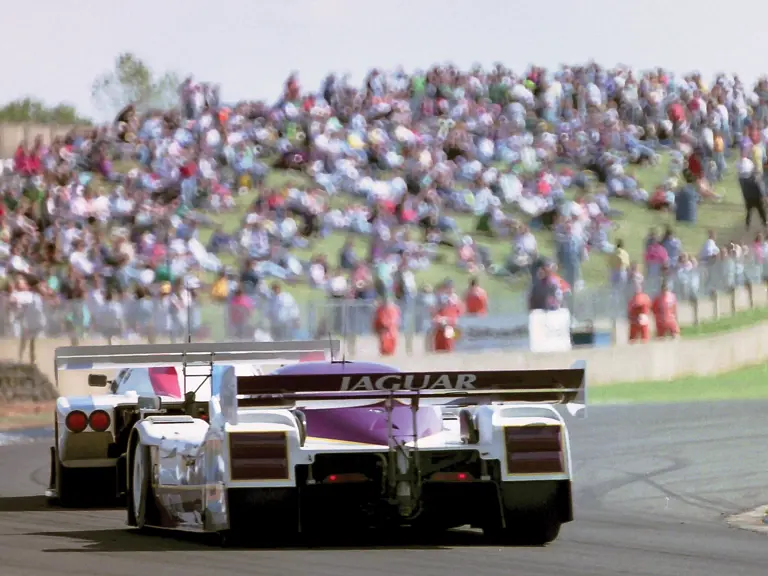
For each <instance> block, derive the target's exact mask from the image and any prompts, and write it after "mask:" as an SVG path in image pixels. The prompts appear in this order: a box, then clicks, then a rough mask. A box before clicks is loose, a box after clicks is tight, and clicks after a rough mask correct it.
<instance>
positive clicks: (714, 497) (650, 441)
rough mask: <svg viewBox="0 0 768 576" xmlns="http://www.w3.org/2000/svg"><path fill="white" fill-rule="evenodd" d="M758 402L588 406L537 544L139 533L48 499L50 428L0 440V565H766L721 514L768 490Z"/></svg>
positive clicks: (86, 570)
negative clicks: (558, 518) (566, 497)
mask: <svg viewBox="0 0 768 576" xmlns="http://www.w3.org/2000/svg"><path fill="white" fill-rule="evenodd" d="M766 414H768V404H766V403H720V404H698V405H677V406H663V407H655V408H651V407H641V406H634V407H629V406H627V407H609V406H605V407H596V408H590V414H589V419H587V420H582V421H577V422H574V423H573V424H572V426H571V433H572V443H573V446H574V458H575V465H576V474H577V481H576V490H575V494H574V497H575V504H576V516H577V518H576V521H575V522H573V523H572V524H568V525H566V526H565V527H564V528H563V531H562V532H561V536H560V539H558V540H557V541H556V542H555V543H553V544H552V545H550V546H548V547H545V548H498V547H489V546H487V545H486V544H485V543H484V542H483V540H482V538H481V537H480V535H479V534H477V533H474V532H471V531H455V532H452V533H449V534H448V535H447V536H445V537H443V538H441V539H440V540H435V539H434V538H431V539H426V538H420V539H416V538H414V536H412V535H407V534H403V535H402V536H398V538H397V541H392V542H386V543H377V544H374V543H373V542H371V541H360V542H357V541H355V542H350V541H348V540H347V541H343V540H342V541H338V542H331V543H330V544H329V545H327V546H324V547H319V546H318V547H315V548H311V549H309V548H282V549H248V550H231V549H220V548H217V547H214V546H212V545H210V543H208V542H207V541H204V540H201V539H199V538H190V537H184V536H183V535H182V536H178V537H176V536H171V535H170V533H162V534H159V535H153V536H144V535H138V534H136V533H134V532H132V531H130V530H128V529H126V528H125V527H124V525H123V519H124V513H123V512H122V511H120V510H117V511H115V510H87V511H66V510H60V509H49V508H47V507H46V504H45V502H44V500H43V499H42V498H41V497H40V496H39V494H41V493H42V491H43V489H44V486H45V485H46V483H47V479H48V465H47V462H48V452H47V450H48V443H47V442H42V443H40V442H38V443H34V444H27V445H9V446H3V447H0V574H2V575H3V576H21V575H24V576H43V575H45V576H50V575H64V574H72V575H76V576H82V575H83V574H98V575H100V576H107V575H125V576H128V575H130V576H136V575H137V574H138V575H140V576H141V575H144V574H163V576H166V575H167V576H172V575H177V574H178V575H184V576H197V575H201V576H202V575H204V576H210V575H211V574H226V575H227V576H234V575H238V574H248V575H251V576H255V575H283V576H292V575H294V574H296V575H298V574H301V575H306V576H347V575H350V576H351V575H359V576H365V575H381V576H390V575H391V576H401V575H402V576H405V575H411V574H418V575H419V576H451V575H454V574H456V575H461V576H467V575H472V576H481V575H486V574H487V575H494V576H498V575H501V574H514V575H518V574H520V575H523V574H524V575H528V576H534V575H542V576H551V575H553V574H560V575H563V576H565V575H571V574H573V575H584V576H603V575H604V576H616V575H618V574H633V575H634V574H637V575H649V576H651V575H663V576H670V575H672V574H674V575H675V576H687V575H695V576H705V575H710V574H712V575H718V576H720V575H722V574H728V575H729V576H736V575H753V574H754V575H759V576H765V575H766V574H768V554H766V552H765V550H766V545H768V542H767V541H766V540H765V536H764V535H761V534H756V533H753V532H748V531H744V530H738V529H735V528H730V527H728V526H727V525H726V523H725V521H724V517H725V516H726V515H729V514H731V513H734V512H738V511H741V510H745V509H749V508H754V507H755V506H758V505H759V504H761V503H762V502H768V462H766V460H765V457H764V455H765V448H764V446H765V436H766V430H767V429H768V423H767V422H766ZM683 422H686V423H683ZM759 454H762V456H758V455H759Z"/></svg>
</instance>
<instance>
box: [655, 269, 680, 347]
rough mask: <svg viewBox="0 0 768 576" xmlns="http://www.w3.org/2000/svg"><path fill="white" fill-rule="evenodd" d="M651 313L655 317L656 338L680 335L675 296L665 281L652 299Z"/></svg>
mask: <svg viewBox="0 0 768 576" xmlns="http://www.w3.org/2000/svg"><path fill="white" fill-rule="evenodd" d="M653 315H654V316H655V317H656V336H657V337H658V338H666V337H668V336H671V337H673V338H675V337H677V336H679V335H680V328H679V327H678V324H677V298H676V297H675V294H674V293H673V292H672V291H671V290H670V289H669V286H668V285H667V283H666V282H662V284H661V290H660V291H659V294H658V295H657V296H656V298H655V299H654V301H653Z"/></svg>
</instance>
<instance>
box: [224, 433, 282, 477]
mask: <svg viewBox="0 0 768 576" xmlns="http://www.w3.org/2000/svg"><path fill="white" fill-rule="evenodd" d="M229 462H230V470H231V472H230V475H231V477H232V480H287V479H289V478H290V471H289V467H288V438H287V436H286V434H285V433H284V432H235V433H231V434H230V435H229Z"/></svg>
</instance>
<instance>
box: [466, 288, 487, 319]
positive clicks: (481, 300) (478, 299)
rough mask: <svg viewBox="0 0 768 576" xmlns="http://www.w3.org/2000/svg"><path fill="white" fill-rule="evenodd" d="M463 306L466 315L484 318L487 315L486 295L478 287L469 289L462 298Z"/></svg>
mask: <svg viewBox="0 0 768 576" xmlns="http://www.w3.org/2000/svg"><path fill="white" fill-rule="evenodd" d="M464 305H465V306H466V307H467V314H474V315H476V316H485V315H486V314H487V313H488V294H487V293H486V292H485V290H483V289H482V288H480V287H479V286H475V287H474V288H470V289H469V290H468V291H467V295H466V297H465V298H464Z"/></svg>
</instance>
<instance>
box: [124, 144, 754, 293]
mask: <svg viewBox="0 0 768 576" xmlns="http://www.w3.org/2000/svg"><path fill="white" fill-rule="evenodd" d="M661 158H662V160H661V162H660V163H659V164H657V165H656V166H643V167H636V168H632V170H634V173H635V175H636V176H637V178H638V181H639V182H640V185H641V187H643V188H645V189H646V190H648V191H649V192H652V191H653V190H654V188H655V187H656V186H657V185H658V184H660V183H661V182H663V181H664V180H665V179H666V178H667V176H668V173H669V160H668V157H667V156H666V155H662V157H661ZM118 166H119V169H120V171H127V170H128V169H129V168H130V167H131V164H130V163H118ZM310 185H311V182H310V181H309V179H308V178H307V177H306V176H305V175H304V174H301V173H299V172H293V171H283V170H272V171H271V172H270V173H269V175H268V176H267V179H266V182H265V184H264V187H265V188H277V189H280V188H285V187H298V188H306V187H308V186H310ZM715 190H716V191H717V192H718V193H720V194H722V195H723V197H724V200H723V202H721V203H709V202H705V203H703V204H701V205H700V206H699V210H698V222H697V223H696V224H694V225H690V224H683V223H680V224H678V223H676V222H675V218H674V214H668V213H663V212H657V211H652V210H649V209H648V208H647V207H645V206H644V205H638V204H634V203H631V202H629V201H625V200H621V199H612V200H611V205H612V207H613V208H615V209H617V210H620V211H621V212H622V213H623V214H622V216H620V217H617V218H614V222H615V230H614V231H613V233H612V236H611V240H612V241H614V242H615V241H616V240H618V239H623V240H624V243H625V248H626V249H627V250H628V251H629V253H630V256H631V257H632V258H633V259H634V260H640V259H641V258H642V251H643V241H644V239H645V237H646V236H647V234H648V231H649V230H650V229H651V228H657V229H661V228H663V227H665V226H667V225H671V226H673V228H674V230H675V232H676V234H677V235H678V237H679V238H680V240H681V241H682V243H683V246H684V249H685V250H686V251H690V252H694V253H697V252H698V251H699V249H700V247H701V245H702V244H703V242H704V240H705V238H706V234H707V231H708V230H710V229H713V230H715V231H717V233H718V237H719V239H720V240H721V241H727V240H731V239H741V237H742V236H743V231H742V230H741V227H742V225H741V223H742V222H743V205H742V201H741V193H740V190H739V185H738V181H737V179H736V176H735V171H734V170H733V169H731V170H730V172H729V174H728V175H727V176H726V177H725V179H724V180H723V182H720V183H717V184H716V185H715ZM256 196H257V191H256V190H251V191H249V192H248V193H246V194H244V195H243V196H236V197H235V202H236V208H235V210H233V211H229V212H222V213H220V214H213V215H211V214H209V216H212V218H213V220H214V221H215V222H216V223H217V224H218V225H220V226H221V227H222V229H223V230H224V231H225V232H227V233H236V232H237V231H238V230H239V229H240V227H241V223H242V219H243V217H244V215H245V214H246V212H247V210H248V207H249V206H250V205H251V203H252V202H253V200H254V199H255V198H256ZM353 201H356V199H353V198H350V197H347V196H335V197H333V198H332V200H331V205H332V207H336V208H342V207H343V206H345V205H347V204H349V203H350V202H353ZM452 216H453V217H454V218H455V219H456V221H457V223H458V224H459V227H460V228H461V230H462V232H466V233H472V235H473V237H474V238H475V241H476V242H477V243H478V244H479V245H481V246H485V247H486V248H487V249H488V250H489V252H490V254H491V257H492V260H493V262H494V263H497V264H503V263H504V262H505V260H506V258H507V257H508V255H509V253H510V250H511V248H510V242H509V240H507V239H496V238H491V237H487V236H483V235H480V234H475V233H473V231H474V229H475V224H476V221H477V218H476V217H474V216H471V215H465V214H452ZM212 232H213V230H212V229H207V228H206V229H202V230H201V231H200V241H201V242H203V243H204V244H205V243H207V241H208V239H209V238H210V235H211V234H212ZM534 235H535V236H536V240H537V242H538V246H539V251H540V253H541V254H543V255H552V254H554V241H553V237H552V233H551V232H550V231H548V230H540V231H534ZM348 237H349V236H348V234H347V233H344V232H334V233H332V234H330V235H329V236H327V237H326V238H323V239H318V240H316V241H315V242H314V243H313V244H311V245H310V246H309V247H307V248H306V249H294V251H293V253H294V254H295V255H296V256H298V257H299V258H302V259H309V258H310V257H311V256H312V255H314V254H325V255H326V256H328V260H329V263H331V264H335V263H336V262H338V255H339V252H340V250H341V247H342V245H343V243H344V241H345V240H346V239H347V238H348ZM353 238H354V241H355V250H356V252H357V253H358V254H360V255H364V254H365V253H366V251H367V238H366V237H361V236H357V237H354V236H353ZM220 257H221V259H222V262H223V264H225V265H236V264H237V261H236V257H235V256H234V255H231V254H224V255H221V256H220ZM440 257H441V258H440V261H439V262H435V263H433V265H432V266H430V268H429V269H427V270H424V271H419V272H417V273H416V279H417V282H418V283H419V284H420V285H421V284H432V285H435V284H438V283H440V282H441V281H443V280H444V279H446V278H451V279H453V280H454V282H455V283H456V285H457V287H458V288H459V289H463V285H465V284H466V283H467V282H468V280H469V278H470V277H469V274H468V273H467V272H465V271H463V270H461V269H459V268H458V266H456V252H455V250H453V249H450V248H447V247H442V248H440ZM582 273H583V278H584V281H585V283H586V285H587V286H599V285H603V284H605V283H606V282H607V280H608V263H607V258H606V257H605V256H604V255H602V254H593V255H591V256H590V258H589V259H588V260H587V261H586V262H585V263H584V265H583V268H582ZM211 279H212V278H210V277H207V278H206V280H211ZM481 282H482V285H483V286H484V287H485V289H486V290H487V291H488V295H489V299H491V300H492V301H494V302H497V303H501V304H502V305H503V304H505V301H509V302H511V301H513V300H516V301H519V300H520V295H521V293H522V292H523V291H524V290H525V288H526V280H525V279H524V278H516V279H510V278H505V277H495V276H491V275H483V276H482V277H481ZM289 289H290V291H291V293H292V294H293V295H294V296H295V297H296V298H297V300H298V301H299V302H300V303H305V302H308V301H311V300H317V299H323V298H324V295H323V294H322V293H320V292H319V291H317V290H313V289H311V288H310V287H309V286H308V285H307V284H306V283H304V282H299V283H295V284H291V285H290V287H289Z"/></svg>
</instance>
